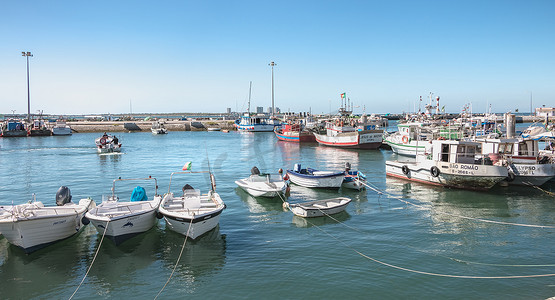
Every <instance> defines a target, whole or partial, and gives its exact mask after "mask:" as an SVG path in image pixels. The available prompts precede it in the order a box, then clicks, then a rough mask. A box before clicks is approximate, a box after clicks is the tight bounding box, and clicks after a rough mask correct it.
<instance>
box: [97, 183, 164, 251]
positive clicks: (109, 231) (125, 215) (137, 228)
mask: <svg viewBox="0 0 555 300" xmlns="http://www.w3.org/2000/svg"><path fill="white" fill-rule="evenodd" d="M130 180H133V181H145V180H154V185H155V189H154V195H153V197H152V198H151V200H148V196H147V193H146V190H145V189H144V188H143V187H141V186H137V187H135V189H134V190H133V192H132V194H131V199H130V201H119V197H118V194H116V182H120V181H130ZM161 200H162V196H160V195H158V183H157V181H156V178H152V177H148V178H132V179H116V180H114V182H113V185H112V195H110V196H109V197H108V199H107V200H105V199H103V201H102V203H101V204H99V205H98V206H97V207H96V208H94V209H92V210H90V211H89V212H88V213H87V214H86V217H87V218H88V219H89V220H90V221H91V223H92V224H93V225H94V227H95V228H96V230H97V231H98V233H99V234H104V232H105V236H106V237H107V238H109V239H111V240H112V241H114V243H115V244H116V245H118V244H120V243H122V242H124V241H125V240H127V239H129V238H131V237H133V236H135V235H138V234H140V233H143V232H145V231H147V230H149V229H150V228H152V227H153V226H154V224H156V221H157V219H156V211H157V209H158V206H160V201H161Z"/></svg>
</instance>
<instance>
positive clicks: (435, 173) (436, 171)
mask: <svg viewBox="0 0 555 300" xmlns="http://www.w3.org/2000/svg"><path fill="white" fill-rule="evenodd" d="M430 174H432V176H434V177H438V176H439V169H438V168H437V167H436V166H433V167H431V168H430Z"/></svg>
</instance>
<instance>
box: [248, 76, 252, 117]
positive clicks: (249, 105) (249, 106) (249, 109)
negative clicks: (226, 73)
mask: <svg viewBox="0 0 555 300" xmlns="http://www.w3.org/2000/svg"><path fill="white" fill-rule="evenodd" d="M251 89H252V81H250V83H249V103H248V105H247V113H248V114H249V117H250V116H251Z"/></svg>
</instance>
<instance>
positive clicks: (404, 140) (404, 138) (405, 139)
mask: <svg viewBox="0 0 555 300" xmlns="http://www.w3.org/2000/svg"><path fill="white" fill-rule="evenodd" d="M408 142H409V137H408V136H406V135H405V136H403V144H406V143H408Z"/></svg>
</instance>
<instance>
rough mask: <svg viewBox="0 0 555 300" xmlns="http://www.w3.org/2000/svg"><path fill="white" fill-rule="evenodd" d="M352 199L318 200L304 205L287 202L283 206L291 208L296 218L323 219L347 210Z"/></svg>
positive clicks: (303, 203)
mask: <svg viewBox="0 0 555 300" xmlns="http://www.w3.org/2000/svg"><path fill="white" fill-rule="evenodd" d="M350 202H351V199H349V198H346V197H337V198H332V199H325V200H316V201H310V202H302V203H293V204H292V203H289V202H285V203H284V204H283V205H284V206H285V207H286V208H289V209H290V210H291V211H292V212H293V213H294V214H295V215H296V216H299V217H303V218H311V217H322V216H326V215H333V214H336V213H339V212H342V211H344V210H345V208H346V207H347V205H348V204H349V203H350Z"/></svg>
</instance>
